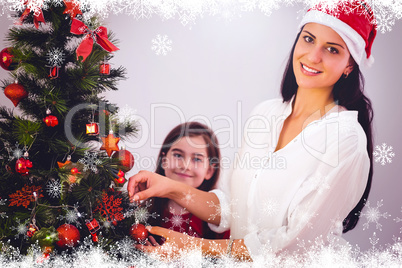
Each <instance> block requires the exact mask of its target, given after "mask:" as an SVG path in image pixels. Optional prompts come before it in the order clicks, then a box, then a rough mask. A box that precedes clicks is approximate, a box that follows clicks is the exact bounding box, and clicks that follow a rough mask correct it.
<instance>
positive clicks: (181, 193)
mask: <svg viewBox="0 0 402 268" xmlns="http://www.w3.org/2000/svg"><path fill="white" fill-rule="evenodd" d="M127 190H128V193H129V196H130V200H131V201H134V202H136V201H141V200H145V199H148V198H150V197H162V198H169V199H171V200H173V201H175V202H176V203H178V204H179V205H180V206H182V207H184V208H186V209H187V210H188V211H189V212H190V213H192V214H193V215H195V216H196V217H198V218H200V219H201V220H203V221H206V222H209V223H212V224H215V225H219V223H220V220H221V217H220V213H218V211H217V209H218V208H217V207H218V206H216V205H215V206H209V204H208V202H213V203H214V204H219V199H218V197H217V196H216V195H215V194H214V193H210V192H204V191H201V190H198V189H196V188H194V187H192V186H189V185H187V184H184V183H181V182H177V181H174V180H171V179H168V178H166V177H164V176H161V175H159V174H156V173H153V172H149V171H140V172H139V173H138V174H136V175H134V176H132V177H131V178H130V180H129V182H128V186H127ZM212 215H214V217H211V216H212Z"/></svg>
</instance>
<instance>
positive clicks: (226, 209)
mask: <svg viewBox="0 0 402 268" xmlns="http://www.w3.org/2000/svg"><path fill="white" fill-rule="evenodd" d="M207 204H208V206H209V207H212V208H215V212H214V213H212V214H211V215H210V217H209V218H208V220H215V218H216V217H218V216H220V217H221V219H222V218H227V217H232V218H236V217H238V214H237V213H236V212H235V211H232V210H231V207H232V206H236V205H237V199H232V201H231V202H230V203H227V202H225V203H224V204H223V205H221V204H215V203H214V202H213V201H207Z"/></svg>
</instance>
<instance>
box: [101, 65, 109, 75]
mask: <svg viewBox="0 0 402 268" xmlns="http://www.w3.org/2000/svg"><path fill="white" fill-rule="evenodd" d="M99 73H100V74H106V75H109V74H110V64H109V63H101V64H100V65H99Z"/></svg>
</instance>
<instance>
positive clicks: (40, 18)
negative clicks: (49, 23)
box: [16, 1, 45, 29]
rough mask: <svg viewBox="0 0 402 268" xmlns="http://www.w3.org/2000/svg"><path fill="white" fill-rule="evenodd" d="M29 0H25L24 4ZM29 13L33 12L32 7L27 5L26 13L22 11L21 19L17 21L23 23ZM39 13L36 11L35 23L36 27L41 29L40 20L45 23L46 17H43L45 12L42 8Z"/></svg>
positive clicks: (19, 23)
mask: <svg viewBox="0 0 402 268" xmlns="http://www.w3.org/2000/svg"><path fill="white" fill-rule="evenodd" d="M27 4H28V1H25V3H24V5H27ZM29 13H31V9H30V8H29V7H27V8H26V9H25V11H24V13H22V15H21V17H20V19H19V21H18V22H17V23H16V24H18V25H22V21H23V20H24V19H25V18H26V17H27V16H28V15H29ZM38 13H39V14H37V12H34V25H35V27H36V29H39V22H43V23H45V18H44V17H43V12H42V9H41V8H39V12H38Z"/></svg>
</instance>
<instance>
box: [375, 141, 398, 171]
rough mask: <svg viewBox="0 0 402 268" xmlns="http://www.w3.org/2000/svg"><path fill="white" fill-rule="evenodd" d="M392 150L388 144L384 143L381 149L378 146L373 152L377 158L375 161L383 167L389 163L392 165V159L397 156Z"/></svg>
mask: <svg viewBox="0 0 402 268" xmlns="http://www.w3.org/2000/svg"><path fill="white" fill-rule="evenodd" d="M392 149H393V148H392V146H387V144H386V143H383V144H382V145H381V147H380V146H379V145H377V146H376V147H375V152H373V155H374V157H375V159H374V161H375V162H376V163H378V162H380V163H381V165H383V166H384V165H385V164H386V163H387V162H388V163H392V157H394V156H395V154H394V152H392Z"/></svg>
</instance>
